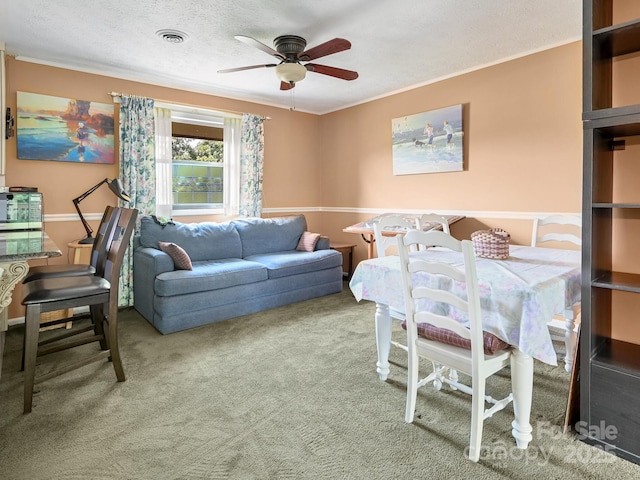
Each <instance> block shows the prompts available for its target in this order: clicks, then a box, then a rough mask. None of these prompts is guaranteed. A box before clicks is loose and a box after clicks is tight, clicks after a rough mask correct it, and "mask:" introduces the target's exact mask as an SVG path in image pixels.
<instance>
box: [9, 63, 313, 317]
mask: <svg viewBox="0 0 640 480" xmlns="http://www.w3.org/2000/svg"><path fill="white" fill-rule="evenodd" d="M17 91H24V92H31V93H41V94H45V95H54V96H59V97H69V98H81V99H84V100H91V101H94V102H101V103H110V102H111V97H110V96H109V95H107V92H112V91H116V92H124V93H128V94H134V95H141V96H148V97H151V98H155V99H158V100H162V101H166V102H174V103H180V104H187V105H196V106H200V107H204V108H210V109H215V110H223V111H231V112H248V113H253V114H257V115H263V116H268V117H270V118H271V120H268V121H266V122H265V166H264V194H263V207H264V208H276V209H278V208H283V207H291V206H299V207H309V208H312V207H316V206H318V205H320V203H321V185H320V172H319V169H320V167H321V162H319V161H318V151H319V148H318V144H319V136H318V135H317V131H318V130H319V123H320V118H319V117H318V116H317V115H311V114H307V113H303V112H297V111H289V110H287V109H282V108H276V107H271V106H267V105H259V104H255V103H249V102H242V101H238V100H233V99H228V98H222V97H216V96H212V95H203V94H197V93H192V92H186V91H181V90H176V89H170V88H164V87H159V86H155V85H148V84H143V83H137V82H132V81H127V80H121V79H117V78H111V77H107V76H101V75H93V74H88V73H83V72H77V71H72V70H66V69H62V68H54V67H49V66H44V65H38V64H34V63H29V62H23V61H18V60H16V59H15V58H13V57H7V92H6V93H7V107H9V108H11V110H12V111H13V112H15V111H16V92H17ZM283 95H288V93H286V92H283ZM116 107H117V106H116ZM116 111H117V108H116ZM116 121H117V119H116ZM116 151H117V145H116ZM117 176H118V165H117V161H116V163H115V164H114V165H96V164H78V163H70V162H47V161H33V160H18V159H17V158H16V138H15V137H13V138H11V139H9V140H8V141H7V168H6V177H5V184H6V185H28V186H35V187H38V189H39V191H41V192H43V194H44V199H45V214H46V215H48V216H50V217H51V216H52V215H54V216H55V215H59V214H63V215H64V214H66V215H69V217H70V220H68V221H49V222H47V224H46V227H45V228H46V231H47V233H48V234H49V236H50V237H51V238H52V239H53V240H54V241H55V242H56V244H57V245H58V246H59V247H60V248H61V249H62V251H63V256H62V257H61V258H59V259H52V260H51V263H66V262H67V259H68V252H67V249H66V245H67V243H69V242H71V241H73V240H76V239H78V238H82V237H83V236H84V229H83V228H82V224H81V223H80V221H79V220H78V219H77V214H76V213H75V209H74V207H73V203H72V201H71V200H72V199H73V198H74V197H76V196H78V195H80V194H81V193H82V192H84V191H85V190H87V189H88V188H90V187H91V186H93V185H95V184H96V183H98V182H99V181H100V180H102V179H104V178H105V177H109V178H113V177H117ZM115 200H116V198H115V197H114V196H113V195H112V193H111V192H110V191H109V189H108V188H106V187H103V188H101V189H99V190H97V191H96V192H94V193H93V194H92V195H91V196H89V197H87V198H86V199H85V200H84V201H83V202H82V204H81V208H82V212H83V214H85V215H86V216H89V217H95V218H96V219H95V220H92V221H90V223H91V224H92V225H93V226H94V227H96V226H97V222H98V220H97V219H99V218H100V216H101V212H102V211H103V210H104V207H105V205H107V204H115ZM218 219H219V217H218V218H216V217H211V216H210V217H189V218H185V219H180V220H183V221H203V220H218ZM308 221H309V224H310V228H313V229H314V230H320V229H321V225H320V222H319V219H318V216H317V215H316V216H309V217H308ZM314 223H315V224H314ZM37 263H42V262H34V264H37ZM20 297H21V289H20V287H19V286H18V287H17V288H16V290H15V291H14V297H13V298H14V301H13V303H12V304H11V306H10V310H9V318H14V317H20V316H22V315H23V314H24V313H23V312H24V310H23V308H22V306H21V305H19V299H20Z"/></svg>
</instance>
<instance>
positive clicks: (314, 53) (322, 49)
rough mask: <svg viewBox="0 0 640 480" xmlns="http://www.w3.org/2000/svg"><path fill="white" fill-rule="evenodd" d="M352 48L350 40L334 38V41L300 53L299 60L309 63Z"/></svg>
mask: <svg viewBox="0 0 640 480" xmlns="http://www.w3.org/2000/svg"><path fill="white" fill-rule="evenodd" d="M350 48H351V42H350V41H349V40H345V39H344V38H334V39H333V40H329V41H328V42H324V43H321V44H320V45H316V46H315V47H313V48H310V49H309V50H306V51H304V52H302V53H300V54H299V55H298V58H299V59H300V60H302V61H303V62H308V61H309V60H315V59H316V58H320V57H326V56H327V55H332V54H334V53H338V52H342V51H344V50H349V49H350Z"/></svg>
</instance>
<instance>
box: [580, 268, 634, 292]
mask: <svg viewBox="0 0 640 480" xmlns="http://www.w3.org/2000/svg"><path fill="white" fill-rule="evenodd" d="M591 286H592V287H599V288H607V289H609V290H624V291H625V292H634V293H640V275H638V274H635V273H625V272H604V273H601V274H599V275H598V276H597V277H596V278H595V279H593V280H591Z"/></svg>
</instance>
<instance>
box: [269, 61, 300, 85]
mask: <svg viewBox="0 0 640 480" xmlns="http://www.w3.org/2000/svg"><path fill="white" fill-rule="evenodd" d="M306 74H307V69H306V68H305V67H304V65H300V64H299V63H286V62H285V63H281V64H280V65H276V75H277V76H278V78H279V79H280V81H282V82H285V83H291V82H294V83H295V82H299V81H300V80H302V79H304V77H305V75H306Z"/></svg>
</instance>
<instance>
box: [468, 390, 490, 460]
mask: <svg viewBox="0 0 640 480" xmlns="http://www.w3.org/2000/svg"><path fill="white" fill-rule="evenodd" d="M472 382H473V394H472V396H471V438H470V441H469V460H471V461H472V462H477V461H478V460H479V459H480V449H481V448H482V446H481V442H482V428H483V424H484V394H485V388H486V380H485V379H484V378H474V379H473V380H472Z"/></svg>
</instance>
